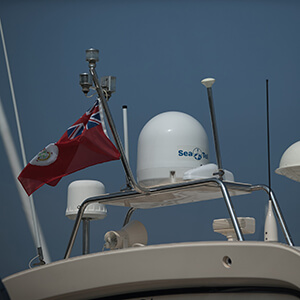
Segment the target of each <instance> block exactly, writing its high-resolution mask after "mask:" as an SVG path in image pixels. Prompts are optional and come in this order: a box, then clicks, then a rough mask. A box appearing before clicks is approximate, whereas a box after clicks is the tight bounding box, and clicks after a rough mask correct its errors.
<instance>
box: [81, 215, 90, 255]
mask: <svg viewBox="0 0 300 300" xmlns="http://www.w3.org/2000/svg"><path fill="white" fill-rule="evenodd" d="M89 253H90V219H89V218H83V219H82V254H83V255H85V254H89Z"/></svg>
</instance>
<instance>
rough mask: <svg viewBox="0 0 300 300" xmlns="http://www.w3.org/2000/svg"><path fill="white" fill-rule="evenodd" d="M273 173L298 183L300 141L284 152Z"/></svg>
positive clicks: (299, 174)
mask: <svg viewBox="0 0 300 300" xmlns="http://www.w3.org/2000/svg"><path fill="white" fill-rule="evenodd" d="M275 172H276V173H277V174H280V175H284V176H286V177H288V178H290V179H293V180H295V181H299V182H300V141H299V142H296V143H294V144H293V145H291V146H290V147H289V148H287V149H286V150H285V152H284V153H283V155H282V157H281V160H280V163H279V168H278V169H276V170H275Z"/></svg>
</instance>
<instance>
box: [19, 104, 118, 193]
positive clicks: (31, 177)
mask: <svg viewBox="0 0 300 300" xmlns="http://www.w3.org/2000/svg"><path fill="white" fill-rule="evenodd" d="M119 158H120V153H119V151H118V150H117V149H116V147H115V146H114V145H113V143H112V142H111V141H110V139H109V138H108V137H107V136H106V135H105V133H104V132H103V127H102V122H101V118H100V113H99V105H98V103H97V102H96V103H95V104H94V106H93V107H92V108H91V109H89V110H88V111H87V112H86V113H85V114H84V115H83V116H82V117H81V118H80V119H79V120H78V121H76V122H75V123H74V124H73V125H72V126H71V127H69V128H68V129H67V131H66V132H65V133H64V135H63V136H62V137H61V138H60V140H59V141H58V142H56V143H51V144H49V145H48V146H47V147H45V148H44V149H43V150H42V151H40V152H39V153H38V154H37V155H36V156H35V157H34V158H33V159H32V160H31V161H30V162H29V163H28V165H27V166H26V167H25V168H24V169H23V171H22V172H21V173H20V175H19V177H18V179H19V181H20V182H21V184H22V186H23V188H24V189H25V191H26V193H27V194H28V196H29V195H31V194H32V193H33V192H34V191H36V190H37V189H38V188H40V187H41V186H42V185H44V184H45V183H46V184H48V185H51V186H55V185H57V184H58V182H59V181H60V179H61V178H62V177H63V176H66V175H68V174H71V173H74V172H76V171H79V170H81V169H84V168H86V167H89V166H93V165H96V164H99V163H103V162H106V161H111V160H117V159H119Z"/></svg>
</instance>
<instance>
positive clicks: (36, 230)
mask: <svg viewBox="0 0 300 300" xmlns="http://www.w3.org/2000/svg"><path fill="white" fill-rule="evenodd" d="M0 31H1V39H2V45H3V51H4V56H5V62H6V67H7V73H8V79H9V84H10V90H11V94H12V100H13V105H14V111H15V117H16V123H17V128H18V135H19V140H20V147H21V153H22V159H23V166H24V167H25V166H26V164H27V162H26V155H25V148H24V143H23V138H22V132H21V126H20V121H19V115H18V108H17V103H16V97H15V92H14V87H13V82H12V77H11V72H10V67H9V61H8V55H7V51H6V45H5V40H4V33H3V28H2V23H1V19H0ZM0 111H1V120H2V122H1V134H2V138H3V141H4V144H5V147H6V151H7V154H8V157H9V160H10V164H11V168H12V171H13V175H14V177H15V178H17V176H18V175H19V173H20V172H21V169H22V168H21V165H20V162H19V160H18V156H17V152H16V150H15V146H14V144H13V141H12V138H11V134H10V131H9V127H8V125H7V121H6V118H5V113H4V110H3V108H2V103H1V109H0ZM17 187H18V190H19V194H20V197H21V201H22V203H23V208H24V211H25V214H26V217H27V222H28V224H29V227H30V229H31V234H32V236H33V239H34V242H35V246H36V248H37V254H38V257H39V259H40V262H41V263H44V257H43V252H42V249H44V256H45V261H46V262H50V261H51V260H50V257H49V254H48V250H47V247H46V244H45V241H44V239H43V237H42V233H41V229H40V226H39V224H38V219H37V216H36V212H35V207H34V203H33V197H32V196H30V197H28V196H27V195H25V194H24V191H23V190H22V189H20V187H21V186H20V184H19V183H18V182H17ZM28 199H29V201H28ZM28 203H29V206H28ZM41 240H42V243H43V247H42V244H41Z"/></svg>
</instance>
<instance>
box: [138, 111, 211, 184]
mask: <svg viewBox="0 0 300 300" xmlns="http://www.w3.org/2000/svg"><path fill="white" fill-rule="evenodd" d="M207 163H209V148H208V139H207V135H206V132H205V130H204V128H203V127H202V125H201V124H200V123H199V122H198V121H197V120H196V119H194V118H193V117H191V116H189V115H187V114H185V113H181V112H175V111H172V112H165V113H162V114H159V115H157V116H156V117H154V118H152V119H151V120H150V121H149V122H148V123H147V124H146V125H145V126H144V128H143V129H142V131H141V133H140V136H139V140H138V153H137V180H138V182H139V183H140V184H141V185H144V186H147V187H149V186H154V185H160V184H168V183H175V182H179V181H183V174H184V173H185V172H186V171H187V170H190V169H192V168H196V167H199V166H202V165H205V164H207Z"/></svg>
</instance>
